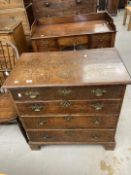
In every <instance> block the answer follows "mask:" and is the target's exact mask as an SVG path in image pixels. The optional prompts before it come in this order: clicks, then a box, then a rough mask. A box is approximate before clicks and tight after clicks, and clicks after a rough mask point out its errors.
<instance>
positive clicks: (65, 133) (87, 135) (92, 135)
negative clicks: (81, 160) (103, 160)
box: [28, 130, 115, 143]
mask: <svg viewBox="0 0 131 175" xmlns="http://www.w3.org/2000/svg"><path fill="white" fill-rule="evenodd" d="M114 134H115V131H114V130H61V131H60V130H58V131H56V130H50V131H38V132H35V131H34V132H33V131H30V132H28V136H29V139H30V141H32V142H54V143H55V142H96V143H97V142H111V141H114Z"/></svg>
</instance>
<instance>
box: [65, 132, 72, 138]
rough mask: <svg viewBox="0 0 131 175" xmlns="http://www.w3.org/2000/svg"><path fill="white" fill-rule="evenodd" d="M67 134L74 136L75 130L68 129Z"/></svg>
mask: <svg viewBox="0 0 131 175" xmlns="http://www.w3.org/2000/svg"><path fill="white" fill-rule="evenodd" d="M66 135H67V136H70V137H72V136H74V132H73V131H67V132H66Z"/></svg>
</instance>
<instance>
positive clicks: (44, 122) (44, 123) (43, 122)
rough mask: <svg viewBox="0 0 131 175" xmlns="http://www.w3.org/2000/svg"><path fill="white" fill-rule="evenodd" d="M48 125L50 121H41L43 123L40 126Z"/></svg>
mask: <svg viewBox="0 0 131 175" xmlns="http://www.w3.org/2000/svg"><path fill="white" fill-rule="evenodd" d="M47 123H48V120H47V119H45V120H43V121H41V122H40V123H39V125H40V126H44V125H46V124H47Z"/></svg>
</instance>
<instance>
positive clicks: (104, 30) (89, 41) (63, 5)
mask: <svg viewBox="0 0 131 175" xmlns="http://www.w3.org/2000/svg"><path fill="white" fill-rule="evenodd" d="M32 3H33V10H34V15H35V18H36V21H35V22H34V24H33V25H32V30H31V39H32V45H33V49H34V51H35V52H39V51H40V52H41V51H63V50H74V49H77V50H81V49H87V48H101V47H113V46H114V41H115V33H116V29H115V26H114V24H113V20H112V19H111V17H110V16H109V15H108V14H106V13H103V14H98V15H97V14H92V13H96V11H97V0H59V1H57V0H33V1H32ZM89 14H90V15H89ZM102 34H103V35H102ZM98 43H99V44H98Z"/></svg>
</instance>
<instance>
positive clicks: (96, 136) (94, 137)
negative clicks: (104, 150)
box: [91, 134, 100, 140]
mask: <svg viewBox="0 0 131 175" xmlns="http://www.w3.org/2000/svg"><path fill="white" fill-rule="evenodd" d="M91 137H92V139H93V140H98V139H99V138H100V135H98V134H94V135H92V136H91Z"/></svg>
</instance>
